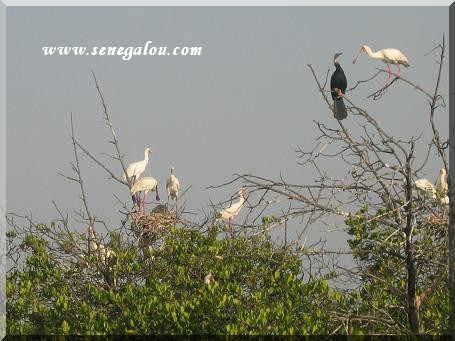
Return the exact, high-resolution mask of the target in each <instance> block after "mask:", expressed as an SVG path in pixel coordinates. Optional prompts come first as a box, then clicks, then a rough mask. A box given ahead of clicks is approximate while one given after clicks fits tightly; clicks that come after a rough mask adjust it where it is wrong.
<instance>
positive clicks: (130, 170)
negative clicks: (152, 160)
mask: <svg viewBox="0 0 455 341" xmlns="http://www.w3.org/2000/svg"><path fill="white" fill-rule="evenodd" d="M149 154H152V150H151V149H150V148H145V150H144V160H142V161H137V162H133V163H131V164H129V165H128V167H127V168H126V174H128V177H129V178H130V179H132V181H133V182H135V181H136V180H137V179H138V178H139V177H140V176H141V174H142V173H144V171H145V167H146V166H147V164H148V162H149ZM122 179H123V181H126V175H125V174H123V177H122Z"/></svg>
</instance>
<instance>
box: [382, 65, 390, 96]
mask: <svg viewBox="0 0 455 341" xmlns="http://www.w3.org/2000/svg"><path fill="white" fill-rule="evenodd" d="M387 71H389V72H388V73H387V80H386V81H385V84H384V86H383V87H382V90H384V89H385V88H386V87H387V85H389V80H390V78H391V76H392V75H391V73H390V72H391V71H390V65H389V64H387Z"/></svg>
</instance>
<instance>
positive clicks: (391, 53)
mask: <svg viewBox="0 0 455 341" xmlns="http://www.w3.org/2000/svg"><path fill="white" fill-rule="evenodd" d="M362 52H365V53H366V54H368V56H370V57H371V58H375V59H379V60H382V61H383V62H384V63H386V64H387V70H388V71H389V75H388V77H387V81H386V83H385V85H384V88H385V87H386V86H387V85H388V81H389V79H390V78H391V70H390V64H394V65H396V66H397V67H398V75H400V65H404V66H405V67H408V66H410V65H411V64H410V63H409V60H408V58H407V57H406V56H405V55H404V53H403V52H401V51H400V50H397V49H393V48H387V49H382V50H379V51H376V52H373V51H372V50H371V48H370V47H369V46H368V45H363V46H362V48H361V49H360V52H359V53H358V54H357V56H356V57H355V59H354V60H353V63H355V62H356V61H357V58H359V56H360V54H361V53H362Z"/></svg>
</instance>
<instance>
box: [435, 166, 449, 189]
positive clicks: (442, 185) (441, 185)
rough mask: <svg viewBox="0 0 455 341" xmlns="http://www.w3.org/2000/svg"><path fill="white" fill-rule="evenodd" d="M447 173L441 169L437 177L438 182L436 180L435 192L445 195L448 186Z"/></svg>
mask: <svg viewBox="0 0 455 341" xmlns="http://www.w3.org/2000/svg"><path fill="white" fill-rule="evenodd" d="M446 177H447V172H446V169H445V168H441V170H440V171H439V177H438V180H436V190H437V191H439V192H441V193H444V194H447V191H448V190H449V185H448V184H447V179H446Z"/></svg>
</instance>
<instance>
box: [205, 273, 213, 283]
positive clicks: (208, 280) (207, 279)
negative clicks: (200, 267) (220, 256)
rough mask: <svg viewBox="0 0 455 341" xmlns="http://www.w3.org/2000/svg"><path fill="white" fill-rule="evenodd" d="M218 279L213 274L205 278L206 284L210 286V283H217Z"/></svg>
mask: <svg viewBox="0 0 455 341" xmlns="http://www.w3.org/2000/svg"><path fill="white" fill-rule="evenodd" d="M215 281H216V278H215V276H213V275H212V274H208V275H206V276H205V277H204V283H205V284H209V283H210V282H215Z"/></svg>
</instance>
